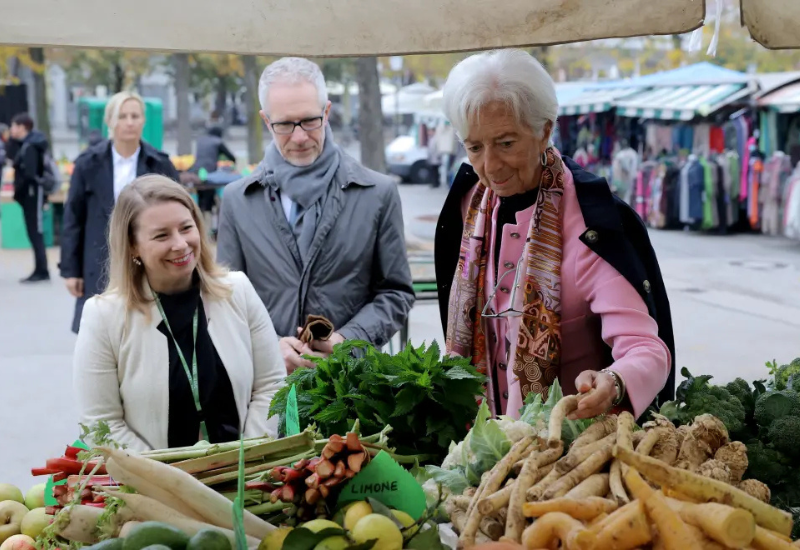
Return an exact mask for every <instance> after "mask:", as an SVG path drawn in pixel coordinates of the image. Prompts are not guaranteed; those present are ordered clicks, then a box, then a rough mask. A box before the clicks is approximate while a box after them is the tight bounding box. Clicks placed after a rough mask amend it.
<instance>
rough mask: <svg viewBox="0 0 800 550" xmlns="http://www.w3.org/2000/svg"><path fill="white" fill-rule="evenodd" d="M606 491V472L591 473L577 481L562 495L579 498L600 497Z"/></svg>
mask: <svg viewBox="0 0 800 550" xmlns="http://www.w3.org/2000/svg"><path fill="white" fill-rule="evenodd" d="M607 493H608V474H593V475H590V476H589V477H587V478H586V479H584V480H583V481H581V482H580V483H578V484H577V485H576V486H575V487H573V488H572V489H570V490H569V492H568V493H567V494H566V495H564V496H565V497H566V498H574V499H581V498H587V497H602V496H604V495H606V494H607Z"/></svg>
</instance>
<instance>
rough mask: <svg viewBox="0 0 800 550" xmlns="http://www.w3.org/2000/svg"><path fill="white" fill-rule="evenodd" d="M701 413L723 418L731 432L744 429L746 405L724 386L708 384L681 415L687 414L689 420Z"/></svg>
mask: <svg viewBox="0 0 800 550" xmlns="http://www.w3.org/2000/svg"><path fill="white" fill-rule="evenodd" d="M701 414H711V415H713V416H716V417H717V418H719V419H720V420H722V423H723V424H725V427H726V428H727V429H728V433H729V434H730V433H740V432H741V431H742V430H744V427H745V424H744V421H745V410H744V405H742V402H741V401H739V400H738V399H737V398H736V397H734V396H733V395H731V392H729V391H728V390H726V389H725V388H724V387H722V386H711V385H707V386H706V387H705V390H704V391H703V392H702V393H698V394H696V395H695V396H694V399H692V400H691V401H687V403H686V407H685V408H683V409H682V410H681V415H685V416H686V417H687V418H688V419H689V422H691V420H692V419H694V418H695V417H697V416H700V415H701ZM686 423H688V422H686Z"/></svg>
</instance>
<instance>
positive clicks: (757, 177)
mask: <svg viewBox="0 0 800 550" xmlns="http://www.w3.org/2000/svg"><path fill="white" fill-rule="evenodd" d="M763 172H764V161H763V160H762V158H761V155H760V154H759V153H758V151H756V152H755V153H753V154H752V155H751V157H750V170H749V181H748V189H747V218H748V220H749V221H750V228H751V229H755V230H758V229H759V228H760V227H761V203H760V202H759V193H760V192H761V176H762V173H763Z"/></svg>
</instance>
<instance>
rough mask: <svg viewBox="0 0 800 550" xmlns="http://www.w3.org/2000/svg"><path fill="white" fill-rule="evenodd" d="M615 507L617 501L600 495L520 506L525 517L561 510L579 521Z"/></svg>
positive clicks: (590, 518) (607, 511) (557, 499)
mask: <svg viewBox="0 0 800 550" xmlns="http://www.w3.org/2000/svg"><path fill="white" fill-rule="evenodd" d="M616 509H617V503H616V502H614V501H611V500H608V499H606V498H602V497H588V498H583V499H580V500H578V499H574V498H567V497H562V498H556V499H553V500H543V501H542V502H526V503H525V504H524V505H523V506H522V513H523V514H524V515H525V517H529V518H538V517H541V516H543V515H545V514H548V513H550V512H563V513H565V514H567V515H569V516H571V517H573V518H575V519H578V520H581V521H590V520H593V519H594V518H596V517H597V516H599V515H600V514H610V513H611V512H613V511H615V510H616Z"/></svg>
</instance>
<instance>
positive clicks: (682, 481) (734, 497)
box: [615, 446, 794, 536]
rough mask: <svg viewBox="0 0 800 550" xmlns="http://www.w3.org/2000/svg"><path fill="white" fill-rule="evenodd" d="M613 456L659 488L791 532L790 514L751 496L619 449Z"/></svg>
mask: <svg viewBox="0 0 800 550" xmlns="http://www.w3.org/2000/svg"><path fill="white" fill-rule="evenodd" d="M615 453H616V456H617V458H619V459H620V460H622V462H624V463H626V464H627V465H629V466H632V467H634V468H636V469H637V470H639V471H640V472H641V473H642V474H643V475H645V476H646V477H648V478H649V479H651V480H652V481H655V482H656V483H658V484H659V485H661V486H662V487H663V486H667V487H670V488H672V489H675V490H677V491H680V492H681V493H684V494H685V495H687V496H689V497H691V498H694V499H697V500H700V501H702V502H709V501H716V502H721V503H723V504H728V505H730V506H734V507H735V508H743V509H745V510H747V511H748V512H750V513H752V514H753V517H754V518H755V520H756V523H757V524H758V525H760V526H762V527H764V528H766V529H770V530H772V531H776V532H778V533H781V534H783V535H786V536H788V535H789V534H790V533H791V532H792V527H793V525H794V522H793V520H792V515H791V514H789V513H788V512H784V511H783V510H779V509H777V508H775V507H773V506H770V505H769V504H766V503H764V502H762V501H760V500H758V499H757V498H754V497H751V496H750V495H748V494H747V493H745V492H744V491H742V490H740V489H737V488H735V487H732V486H731V485H728V484H727V483H724V482H722V481H717V480H715V479H711V478H707V477H703V476H700V475H697V474H695V473H693V472H689V471H687V470H681V469H679V468H675V467H672V466H667V465H666V464H664V463H663V462H661V461H660V460H656V459H654V458H651V457H648V456H644V455H641V454H638V453H635V452H633V451H630V450H628V449H624V448H621V447H619V446H617V447H616V449H615Z"/></svg>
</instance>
